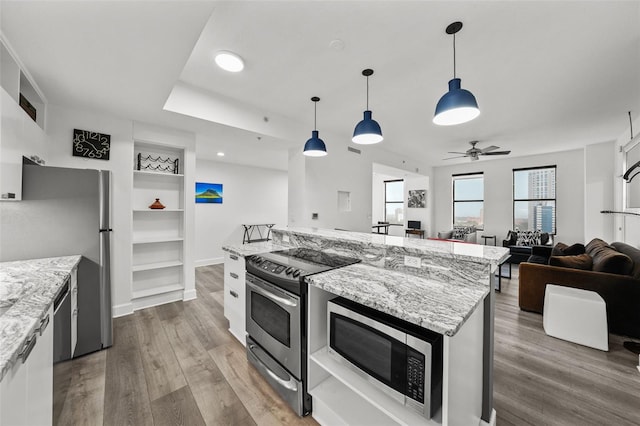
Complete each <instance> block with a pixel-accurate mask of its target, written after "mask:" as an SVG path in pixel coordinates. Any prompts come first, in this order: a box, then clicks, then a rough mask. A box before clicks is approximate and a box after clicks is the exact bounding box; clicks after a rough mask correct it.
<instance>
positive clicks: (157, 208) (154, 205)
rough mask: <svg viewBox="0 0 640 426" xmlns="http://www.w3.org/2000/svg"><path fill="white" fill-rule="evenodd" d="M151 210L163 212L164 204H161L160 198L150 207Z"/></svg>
mask: <svg viewBox="0 0 640 426" xmlns="http://www.w3.org/2000/svg"><path fill="white" fill-rule="evenodd" d="M149 208H150V209H153V210H162V209H164V205H162V203H161V202H160V198H156V201H154V202H153V204H151V205H150V206H149Z"/></svg>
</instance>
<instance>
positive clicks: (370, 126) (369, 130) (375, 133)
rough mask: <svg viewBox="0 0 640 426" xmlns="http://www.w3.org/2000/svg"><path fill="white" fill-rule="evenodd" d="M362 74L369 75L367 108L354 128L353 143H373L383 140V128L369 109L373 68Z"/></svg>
mask: <svg viewBox="0 0 640 426" xmlns="http://www.w3.org/2000/svg"><path fill="white" fill-rule="evenodd" d="M362 75H364V76H365V77H367V110H366V111H365V112H364V119H362V121H360V122H359V123H358V124H357V125H356V128H355V129H354V130H353V138H351V140H352V141H353V143H357V144H360V145H371V144H374V143H378V142H382V139H384V138H383V137H382V129H380V125H379V124H378V122H377V121H376V120H374V119H373V118H371V111H369V76H370V75H373V70H371V69H366V70H363V71H362Z"/></svg>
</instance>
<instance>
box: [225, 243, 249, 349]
mask: <svg viewBox="0 0 640 426" xmlns="http://www.w3.org/2000/svg"><path fill="white" fill-rule="evenodd" d="M224 259H225V262H224V316H225V317H226V318H227V319H228V320H229V331H230V332H231V334H233V335H234V336H235V337H236V338H237V339H238V340H239V341H240V342H241V343H242V344H243V345H244V344H245V343H246V341H245V332H246V327H245V324H246V321H245V261H244V258H243V257H241V256H238V255H235V254H231V253H225V258H224Z"/></svg>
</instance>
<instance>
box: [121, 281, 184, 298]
mask: <svg viewBox="0 0 640 426" xmlns="http://www.w3.org/2000/svg"><path fill="white" fill-rule="evenodd" d="M182 290H184V286H183V285H182V284H170V285H163V286H160V287H154V288H149V289H146V290H139V291H134V292H133V298H134V299H140V298H142V297H149V296H156V295H158V294H164V293H171V292H172V291H182Z"/></svg>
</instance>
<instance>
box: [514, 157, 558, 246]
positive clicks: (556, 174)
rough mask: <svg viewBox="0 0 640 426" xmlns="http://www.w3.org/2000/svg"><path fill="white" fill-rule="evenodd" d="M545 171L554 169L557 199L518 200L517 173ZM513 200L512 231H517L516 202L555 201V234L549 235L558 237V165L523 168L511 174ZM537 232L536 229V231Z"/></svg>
mask: <svg viewBox="0 0 640 426" xmlns="http://www.w3.org/2000/svg"><path fill="white" fill-rule="evenodd" d="M544 169H553V170H554V176H555V179H554V182H553V185H554V188H553V193H554V194H555V198H518V199H516V176H515V173H516V172H523V171H527V170H544ZM511 198H512V203H513V204H512V207H511V224H512V226H513V228H512V229H516V202H519V201H526V202H531V201H553V205H554V209H553V216H554V218H553V232H549V235H554V236H555V235H556V234H557V233H558V166H557V165H556V164H553V165H548V166H535V167H521V168H516V169H513V170H512V172H511ZM534 231H535V229H534Z"/></svg>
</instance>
